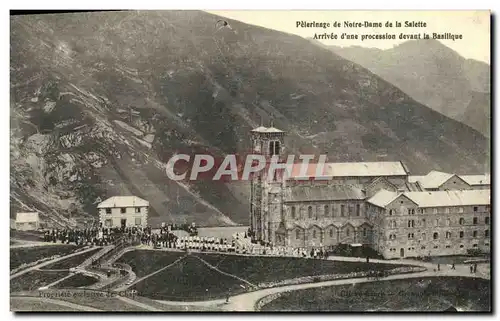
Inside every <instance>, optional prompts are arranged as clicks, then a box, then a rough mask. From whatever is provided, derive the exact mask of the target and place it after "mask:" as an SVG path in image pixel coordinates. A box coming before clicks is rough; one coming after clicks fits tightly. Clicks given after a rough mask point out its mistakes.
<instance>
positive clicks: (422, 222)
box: [389, 216, 490, 228]
mask: <svg viewBox="0 0 500 321" xmlns="http://www.w3.org/2000/svg"><path fill="white" fill-rule="evenodd" d="M451 223H452V220H451V219H450V218H447V219H446V226H450V225H451ZM458 224H459V225H465V219H464V218H463V217H461V218H460V219H459V220H458ZM472 224H473V225H477V224H479V219H478V218H477V217H474V218H473V219H472ZM484 224H490V217H489V216H488V217H485V218H484ZM415 225H416V224H415V220H408V224H407V227H408V228H414V227H415ZM419 226H420V227H426V220H425V218H424V219H421V220H420V221H419ZM434 226H439V219H438V218H437V219H435V220H434ZM389 227H390V228H396V227H397V224H396V221H395V220H391V221H389Z"/></svg>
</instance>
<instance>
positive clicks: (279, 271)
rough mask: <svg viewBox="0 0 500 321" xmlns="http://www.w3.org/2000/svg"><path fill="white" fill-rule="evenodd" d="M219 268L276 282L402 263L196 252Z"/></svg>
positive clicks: (393, 266)
mask: <svg viewBox="0 0 500 321" xmlns="http://www.w3.org/2000/svg"><path fill="white" fill-rule="evenodd" d="M196 255H198V256H199V257H201V258H202V259H204V260H205V261H207V262H209V263H210V264H212V265H214V266H217V267H218V268H219V269H220V270H222V271H224V272H227V273H231V274H236V275H238V276H239V277H241V278H244V279H246V280H248V281H250V282H253V283H261V282H275V281H282V280H287V279H293V278H298V277H304V276H318V275H327V274H342V273H350V272H361V271H382V270H391V269H394V268H397V267H402V266H403V265H396V264H383V263H366V262H344V261H331V260H321V259H304V258H293V257H263V256H254V257H251V256H238V255H223V254H196Z"/></svg>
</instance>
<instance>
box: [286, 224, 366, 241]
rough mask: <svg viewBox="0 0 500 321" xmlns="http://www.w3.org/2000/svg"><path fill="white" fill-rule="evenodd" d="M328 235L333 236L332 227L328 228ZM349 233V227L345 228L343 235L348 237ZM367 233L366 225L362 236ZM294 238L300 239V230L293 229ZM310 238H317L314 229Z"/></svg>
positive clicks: (338, 234) (338, 235) (338, 233)
mask: <svg viewBox="0 0 500 321" xmlns="http://www.w3.org/2000/svg"><path fill="white" fill-rule="evenodd" d="M328 232H329V235H330V237H333V234H334V233H333V229H330V230H329V231H328ZM350 234H351V231H350V230H349V229H346V230H345V236H347V237H349V236H350ZM367 235H368V229H367V228H366V227H364V228H363V236H364V237H366V236H367ZM339 237H340V230H337V238H339ZM295 238H296V239H297V240H300V230H295ZM312 238H313V239H315V238H317V234H316V230H313V231H312Z"/></svg>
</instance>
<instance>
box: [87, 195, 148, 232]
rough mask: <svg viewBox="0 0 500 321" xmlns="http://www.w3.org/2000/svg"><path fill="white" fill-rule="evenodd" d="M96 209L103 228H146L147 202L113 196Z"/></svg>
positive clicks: (130, 197)
mask: <svg viewBox="0 0 500 321" xmlns="http://www.w3.org/2000/svg"><path fill="white" fill-rule="evenodd" d="M97 208H98V210H99V221H100V223H101V226H103V227H111V228H113V227H118V228H125V227H134V226H135V227H146V226H147V224H148V210H149V202H148V201H146V200H143V199H142V198H139V197H137V196H113V197H110V198H108V199H106V200H105V201H103V202H101V203H99V205H98V206H97Z"/></svg>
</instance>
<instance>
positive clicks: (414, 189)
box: [250, 126, 490, 258]
mask: <svg viewBox="0 0 500 321" xmlns="http://www.w3.org/2000/svg"><path fill="white" fill-rule="evenodd" d="M285 136H286V133H285V132H284V131H282V130H279V129H277V128H275V127H273V126H271V127H263V126H260V127H258V128H255V129H254V130H252V131H251V133H250V137H251V140H252V148H253V151H254V152H255V153H261V154H264V155H265V156H266V157H272V156H274V155H277V156H279V157H281V156H282V155H283V152H284V148H283V147H284V146H285ZM310 167H311V168H310V169H307V170H306V171H305V174H304V171H299V170H295V169H293V170H292V171H291V175H286V176H285V175H278V176H275V177H273V179H269V178H268V177H266V175H267V174H266V173H265V172H262V173H260V174H259V175H255V176H254V177H252V180H251V199H250V229H251V231H252V238H253V240H254V241H262V242H266V243H270V244H273V245H276V246H286V247H292V248H318V247H323V248H331V247H333V246H335V245H337V244H340V243H342V244H351V245H368V246H370V247H372V248H374V249H375V250H377V251H378V252H379V253H380V254H382V255H383V256H384V257H385V258H400V257H418V256H437V255H455V254H466V253H467V251H468V250H471V249H476V250H481V251H483V252H489V251H490V189H489V188H490V178H489V175H456V174H451V173H444V172H439V171H431V172H430V173H429V174H427V175H423V176H411V175H410V173H409V171H408V169H407V168H406V166H405V164H403V163H402V162H349V163H326V164H325V170H324V175H325V176H327V179H326V180H314V179H308V176H310V177H312V176H313V175H314V173H315V170H314V168H313V167H314V164H311V166H310ZM304 176H305V177H304Z"/></svg>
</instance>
